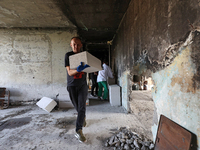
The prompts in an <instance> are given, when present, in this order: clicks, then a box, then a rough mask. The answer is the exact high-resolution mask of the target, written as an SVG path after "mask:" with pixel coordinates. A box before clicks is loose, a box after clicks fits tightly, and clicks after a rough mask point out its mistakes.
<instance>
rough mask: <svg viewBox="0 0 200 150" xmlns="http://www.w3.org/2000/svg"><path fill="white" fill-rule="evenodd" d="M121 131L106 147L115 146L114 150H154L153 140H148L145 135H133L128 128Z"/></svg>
mask: <svg viewBox="0 0 200 150" xmlns="http://www.w3.org/2000/svg"><path fill="white" fill-rule="evenodd" d="M119 130H120V131H119V132H118V133H117V132H116V135H113V136H112V137H111V138H110V139H109V140H108V141H107V144H105V146H106V147H107V145H109V146H113V147H114V149H120V150H129V149H131V150H153V149H154V144H153V142H152V141H151V140H149V139H147V138H146V137H144V136H143V135H141V136H140V135H138V134H137V133H135V132H134V133H133V132H131V131H129V130H127V129H126V128H120V129H119Z"/></svg>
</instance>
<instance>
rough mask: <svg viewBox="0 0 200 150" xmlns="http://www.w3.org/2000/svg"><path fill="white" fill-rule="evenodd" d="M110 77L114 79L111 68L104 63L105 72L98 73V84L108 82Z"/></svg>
mask: <svg viewBox="0 0 200 150" xmlns="http://www.w3.org/2000/svg"><path fill="white" fill-rule="evenodd" d="M108 77H110V78H114V77H113V74H112V70H111V68H110V67H109V66H107V65H106V64H105V63H104V64H103V70H101V71H99V72H98V76H97V82H101V81H107V79H108Z"/></svg>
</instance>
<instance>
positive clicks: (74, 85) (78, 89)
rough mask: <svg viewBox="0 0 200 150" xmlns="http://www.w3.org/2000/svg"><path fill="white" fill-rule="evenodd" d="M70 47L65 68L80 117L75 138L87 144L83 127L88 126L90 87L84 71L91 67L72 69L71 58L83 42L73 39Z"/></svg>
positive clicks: (76, 38)
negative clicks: (87, 114)
mask: <svg viewBox="0 0 200 150" xmlns="http://www.w3.org/2000/svg"><path fill="white" fill-rule="evenodd" d="M70 46H71V47H72V51H71V52H68V53H66V54H65V67H66V69H67V91H68V92H69V96H70V99H71V102H72V104H73V105H74V107H75V109H76V111H77V112H78V116H77V119H76V133H75V137H76V138H78V140H79V141H80V142H86V141H87V140H86V138H85V136H84V135H83V132H82V127H83V126H86V119H85V118H86V116H85V111H86V100H87V95H88V86H87V82H86V73H85V72H83V70H84V69H85V68H87V67H89V65H87V64H85V65H83V63H82V62H81V64H80V65H79V66H78V67H77V69H76V70H75V69H70V63H69V56H71V55H74V54H77V53H79V52H80V49H81V47H82V42H81V39H80V38H79V37H73V38H72V39H71V43H70Z"/></svg>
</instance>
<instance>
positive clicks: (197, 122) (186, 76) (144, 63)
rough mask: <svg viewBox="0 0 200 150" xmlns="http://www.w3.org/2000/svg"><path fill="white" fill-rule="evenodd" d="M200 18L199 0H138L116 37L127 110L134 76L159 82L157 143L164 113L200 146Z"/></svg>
mask: <svg viewBox="0 0 200 150" xmlns="http://www.w3.org/2000/svg"><path fill="white" fill-rule="evenodd" d="M199 16H200V2H199V1H198V0H188V1H182V0H165V1H164V0H161V1H158V0H151V1H150V0H132V1H131V2H130V5H129V8H128V10H127V12H126V14H125V15H124V17H123V20H122V21H121V24H120V26H119V28H118V31H117V34H116V36H115V37H114V40H113V45H112V50H111V55H112V61H111V62H112V66H113V67H114V71H115V73H116V74H117V76H118V84H119V85H120V86H121V87H122V95H123V94H124V93H126V94H127V95H126V97H125V98H122V104H123V101H124V104H127V105H124V107H125V108H126V109H127V111H129V112H131V105H134V103H131V101H132V100H131V98H130V94H131V90H132V89H131V86H132V83H133V82H132V81H133V75H139V76H145V77H151V78H152V79H153V82H154V87H153V88H152V89H151V90H152V97H153V101H154V104H155V117H154V118H155V119H154V120H153V124H152V134H153V138H154V140H155V137H156V131H157V127H158V122H159V117H160V114H163V115H165V116H167V117H169V118H170V119H172V120H173V121H175V122H177V123H178V124H180V125H181V126H183V127H185V128H186V129H188V130H189V131H191V132H192V133H194V134H195V135H196V136H197V139H198V140H197V141H198V143H197V144H199V142H200V114H199V108H200V105H199V96H200V90H199V66H200V62H199V60H200V58H199V51H200V47H199V46H200V45H199V42H197V41H199V37H200V32H199V31H200V30H199V29H200V17H199ZM127 76H128V77H129V78H127V80H124V79H125V78H126V77H127ZM127 87H128V88H127ZM196 147H197V146H196ZM199 149H200V148H199Z"/></svg>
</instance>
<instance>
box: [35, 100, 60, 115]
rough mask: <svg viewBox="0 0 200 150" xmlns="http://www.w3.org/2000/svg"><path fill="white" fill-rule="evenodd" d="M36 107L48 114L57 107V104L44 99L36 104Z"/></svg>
mask: <svg viewBox="0 0 200 150" xmlns="http://www.w3.org/2000/svg"><path fill="white" fill-rule="evenodd" d="M36 105H38V106H39V107H40V108H42V109H44V110H45V111H47V112H51V111H52V109H53V108H54V107H55V106H56V105H57V103H56V101H54V100H53V99H51V98H48V97H43V98H41V99H40V100H39V101H38V102H37V103H36Z"/></svg>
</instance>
